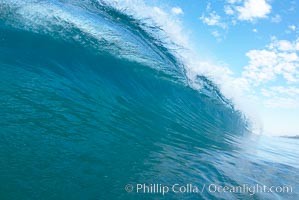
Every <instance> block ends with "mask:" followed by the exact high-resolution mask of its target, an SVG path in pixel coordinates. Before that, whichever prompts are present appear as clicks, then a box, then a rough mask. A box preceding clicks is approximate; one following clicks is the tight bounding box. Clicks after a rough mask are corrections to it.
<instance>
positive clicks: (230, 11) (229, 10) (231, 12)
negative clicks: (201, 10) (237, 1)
mask: <svg viewBox="0 0 299 200" xmlns="http://www.w3.org/2000/svg"><path fill="white" fill-rule="evenodd" d="M224 12H225V14H227V15H234V14H235V11H234V10H233V8H232V7H231V6H224Z"/></svg>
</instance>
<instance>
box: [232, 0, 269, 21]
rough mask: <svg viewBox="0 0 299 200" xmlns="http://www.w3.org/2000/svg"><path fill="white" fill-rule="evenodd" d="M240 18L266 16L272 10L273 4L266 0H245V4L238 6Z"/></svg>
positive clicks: (252, 18)
mask: <svg viewBox="0 0 299 200" xmlns="http://www.w3.org/2000/svg"><path fill="white" fill-rule="evenodd" d="M236 10H237V12H238V13H239V16H238V19H239V20H249V21H252V20H254V19H257V18H265V17H267V14H269V13H270V12H271V5H270V4H268V2H267V1H266V0H245V2H244V5H243V6H237V7H236Z"/></svg>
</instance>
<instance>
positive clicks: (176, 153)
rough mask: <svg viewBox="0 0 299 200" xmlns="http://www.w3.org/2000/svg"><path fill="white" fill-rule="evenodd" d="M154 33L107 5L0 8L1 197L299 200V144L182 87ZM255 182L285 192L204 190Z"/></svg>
mask: <svg viewBox="0 0 299 200" xmlns="http://www.w3.org/2000/svg"><path fill="white" fill-rule="evenodd" d="M159 30H160V28H158V27H155V26H148V25H147V24H146V23H145V22H143V21H142V20H137V19H135V18H134V17H132V16H129V15H127V14H125V13H124V11H120V10H117V9H114V8H113V7H112V6H110V5H108V4H107V3H105V2H98V1H9V0H7V1H6V0H0V71H1V73H0V92H1V95H0V110H1V117H0V119H1V120H0V181H1V187H0V199H98V200H102V199H298V198H299V181H298V180H299V165H298V163H299V155H298V151H299V140H298V139H295V138H282V137H267V136H258V135H254V134H252V133H251V131H250V130H251V129H250V123H249V122H247V120H246V118H245V117H244V116H243V115H242V114H241V112H239V111H237V110H235V109H234V106H233V103H231V102H230V101H228V100H227V99H226V98H225V97H223V96H222V95H221V93H220V91H219V90H218V88H217V87H216V86H215V85H214V84H213V83H212V82H211V81H209V80H208V79H207V78H206V77H204V76H198V77H197V81H198V83H199V84H201V86H202V89H200V90H195V89H193V88H192V87H190V84H189V80H188V78H187V77H186V75H185V73H186V72H185V70H184V65H183V63H181V62H180V61H179V60H178V59H177V58H176V56H175V54H174V52H172V51H171V50H169V49H168V48H167V44H166V43H164V42H163V41H162V40H160V39H158V38H157V37H156V36H155V34H154V33H156V32H159ZM128 184H131V185H128ZM139 184H141V185H142V184H145V185H146V186H148V188H150V186H153V185H154V184H156V185H158V186H161V187H162V186H163V187H164V188H169V189H170V191H168V192H167V193H165V194H164V195H163V194H162V193H161V192H156V193H154V192H153V191H152V190H151V191H150V190H143V189H138V190H137V188H138V187H139V186H140V185H139ZM175 184H177V185H176V186H178V185H179V186H183V187H182V190H184V187H186V188H187V187H188V186H187V185H188V184H189V186H190V184H192V185H193V189H194V188H195V187H197V188H198V189H199V190H198V191H197V192H196V191H194V190H192V192H190V191H189V192H187V191H185V192H183V191H180V192H177V190H178V188H175V191H173V190H172V189H173V188H172V186H173V185H175ZM256 184H258V185H259V186H264V185H265V186H267V187H268V189H269V187H271V186H274V187H278V188H279V187H280V188H282V187H285V186H287V187H289V188H291V191H290V190H289V191H280V190H278V191H276V192H269V191H263V192H261V191H260V192H258V191H256V192H255V191H253V189H250V191H248V190H247V191H239V192H223V191H215V190H214V189H215V188H214V186H216V185H217V186H219V187H218V188H220V186H222V187H223V186H227V187H231V188H233V187H236V186H242V185H246V186H250V187H253V186H254V185H256ZM176 186H175V187H176ZM126 189H127V191H126ZM131 189H132V191H131ZM176 192H177V193H176Z"/></svg>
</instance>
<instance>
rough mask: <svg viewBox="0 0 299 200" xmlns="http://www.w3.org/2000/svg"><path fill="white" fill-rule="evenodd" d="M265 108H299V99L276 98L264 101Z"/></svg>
mask: <svg viewBox="0 0 299 200" xmlns="http://www.w3.org/2000/svg"><path fill="white" fill-rule="evenodd" d="M264 104H265V106H267V107H270V108H284V109H286V108H289V109H290V108H299V101H298V99H294V98H287V97H276V98H271V99H266V100H265V101H264Z"/></svg>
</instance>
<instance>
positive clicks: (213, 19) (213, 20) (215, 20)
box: [200, 12, 227, 29]
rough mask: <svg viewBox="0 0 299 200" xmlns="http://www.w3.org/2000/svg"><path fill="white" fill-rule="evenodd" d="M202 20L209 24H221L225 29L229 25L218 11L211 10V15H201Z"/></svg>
mask: <svg viewBox="0 0 299 200" xmlns="http://www.w3.org/2000/svg"><path fill="white" fill-rule="evenodd" d="M200 20H201V21H202V22H203V23H204V24H206V25H209V26H219V27H221V28H223V29H225V28H226V27H227V25H226V24H225V23H223V22H221V17H220V16H219V15H217V14H216V12H211V13H210V14H209V16H204V15H202V16H201V17H200Z"/></svg>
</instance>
